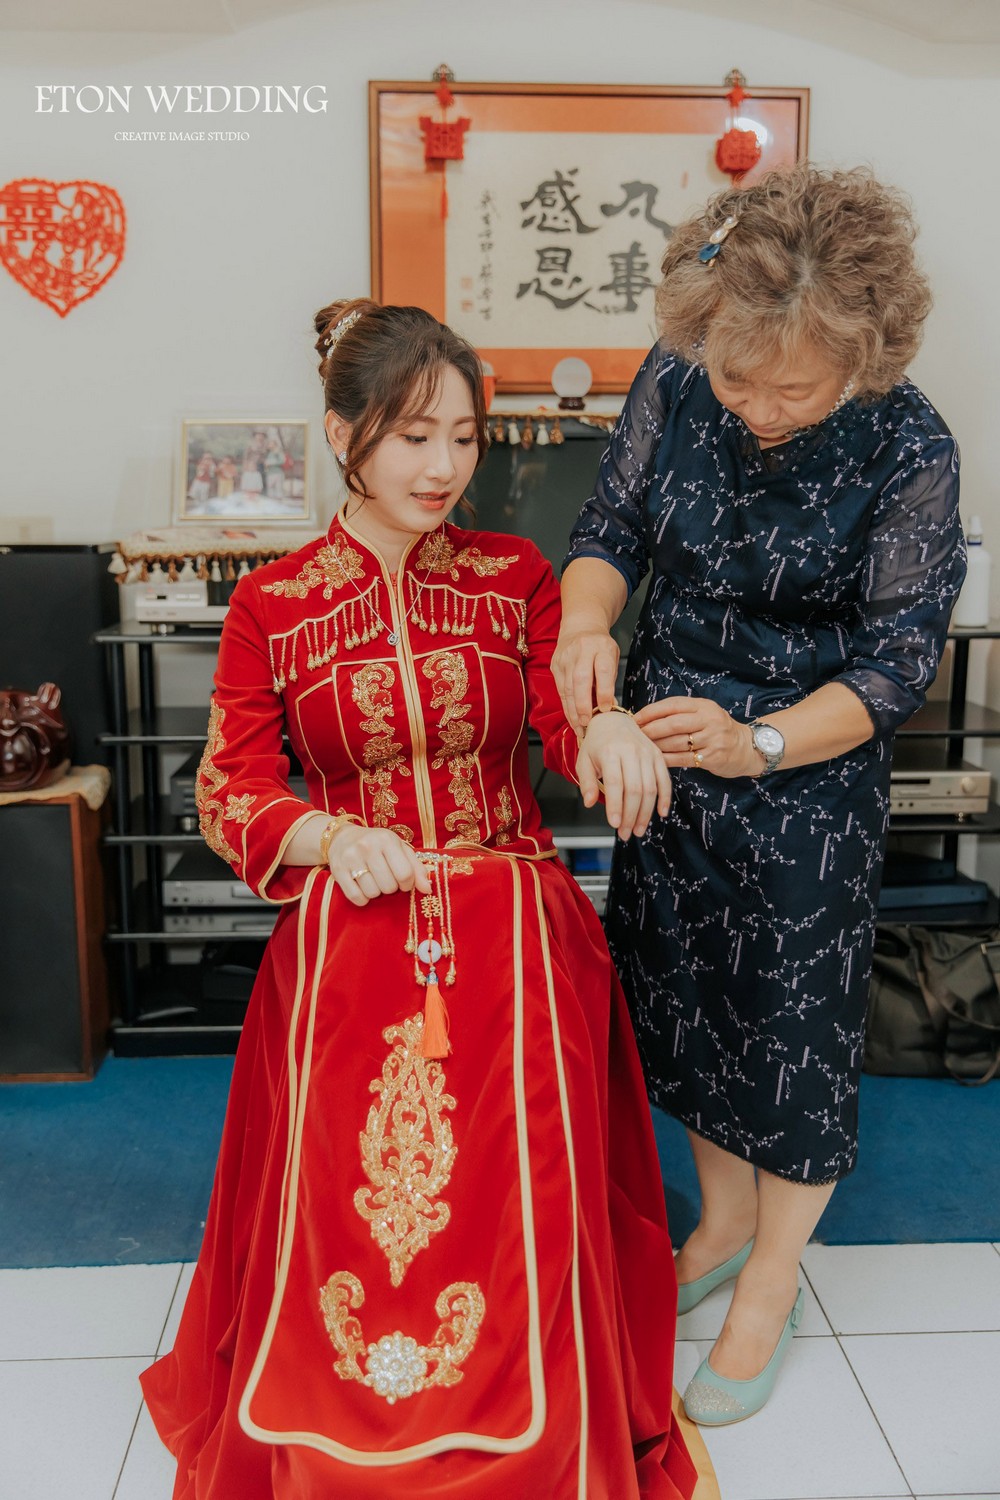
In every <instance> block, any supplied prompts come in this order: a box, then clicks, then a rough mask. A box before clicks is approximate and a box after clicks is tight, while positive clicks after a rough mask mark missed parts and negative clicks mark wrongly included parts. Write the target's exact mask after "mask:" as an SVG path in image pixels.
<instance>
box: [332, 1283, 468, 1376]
mask: <svg viewBox="0 0 1000 1500" xmlns="http://www.w3.org/2000/svg"><path fill="white" fill-rule="evenodd" d="M364 1300H365V1293H364V1288H363V1287H362V1285H361V1282H360V1281H359V1280H358V1278H357V1277H356V1276H352V1275H351V1273H350V1271H335V1272H334V1274H333V1275H332V1276H331V1277H330V1279H329V1281H328V1282H327V1283H326V1285H325V1286H324V1287H323V1288H322V1289H321V1291H320V1294H319V1305H320V1308H321V1309H322V1313H323V1321H324V1323H325V1324H326V1331H327V1333H328V1334H329V1335H330V1342H331V1343H332V1344H333V1347H334V1348H335V1349H336V1350H337V1352H338V1353H339V1354H340V1358H339V1359H338V1360H337V1361H336V1362H335V1363H334V1366H333V1368H334V1370H336V1372H337V1374H338V1375H339V1376H340V1378H341V1380H360V1382H361V1384H362V1385H366V1386H368V1388H369V1389H370V1390H373V1391H374V1392H375V1394H376V1396H383V1397H384V1398H385V1400H386V1401H388V1403H389V1405H390V1406H392V1405H393V1404H394V1403H395V1402H396V1401H399V1400H403V1399H405V1398H406V1397H407V1396H416V1395H418V1394H419V1392H420V1391H426V1390H430V1389H431V1388H432V1387H433V1386H436V1385H443V1386H449V1385H457V1384H458V1382H459V1381H460V1380H461V1378H462V1371H461V1370H460V1369H459V1368H458V1367H459V1365H461V1364H463V1363H464V1361H465V1360H466V1359H467V1358H468V1356H469V1355H470V1354H471V1353H472V1350H473V1348H474V1347H475V1343H476V1340H477V1338H478V1337H479V1330H480V1327H481V1326H482V1322H483V1318H484V1317H485V1314H486V1299H485V1298H484V1297H483V1294H482V1291H481V1290H480V1288H479V1286H478V1285H477V1284H476V1283H475V1282H474V1281H453V1282H452V1283H451V1285H450V1286H446V1287H445V1289H444V1291H443V1292H441V1293H440V1295H439V1296H438V1299H437V1301H436V1302H435V1304H434V1311H435V1313H436V1314H437V1316H438V1318H439V1320H440V1321H439V1324H438V1329H437V1332H436V1333H435V1334H434V1337H433V1338H432V1339H431V1341H430V1343H429V1344H418V1343H417V1340H416V1339H415V1338H413V1337H412V1336H411V1335H409V1334H405V1333H401V1332H400V1331H399V1329H398V1328H397V1329H396V1331H395V1333H386V1334H383V1335H382V1337H381V1338H380V1339H378V1340H377V1341H376V1342H375V1343H372V1344H368V1345H367V1346H366V1344H365V1336H364V1333H363V1332H362V1328H361V1321H360V1319H359V1318H356V1317H354V1316H353V1315H352V1313H351V1311H350V1309H351V1308H354V1309H355V1310H356V1309H358V1308H360V1307H361V1305H362V1304H363V1302H364ZM362 1361H363V1362H364V1368H362Z"/></svg>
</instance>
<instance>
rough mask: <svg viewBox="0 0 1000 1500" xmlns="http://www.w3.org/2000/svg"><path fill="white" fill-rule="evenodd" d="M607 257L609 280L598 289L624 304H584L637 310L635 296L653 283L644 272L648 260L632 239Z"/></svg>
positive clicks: (618, 310)
mask: <svg viewBox="0 0 1000 1500" xmlns="http://www.w3.org/2000/svg"><path fill="white" fill-rule="evenodd" d="M608 259H609V260H610V262H611V280H610V281H606V282H604V283H603V285H602V286H601V287H600V288H599V290H600V291H602V292H612V293H613V294H614V295H615V296H616V297H622V298H624V305H623V306H621V307H596V306H595V305H594V303H592V302H588V303H587V304H586V305H587V306H588V307H589V308H591V309H592V310H593V311H594V312H614V313H623V312H637V311H638V308H639V304H638V302H637V301H636V298H637V297H638V296H640V295H641V293H642V292H645V291H649V290H651V289H652V288H653V286H654V285H655V283H654V282H652V281H650V279H649V277H648V276H647V275H646V274H645V273H646V272H647V271H648V270H649V261H648V260H647V259H646V256H645V254H644V253H643V251H642V249H641V248H640V245H639V242H638V240H633V241H632V243H631V245H630V246H629V248H628V249H627V250H621V251H617V252H615V253H614V254H611V255H609V256H608ZM518 295H520V294H518Z"/></svg>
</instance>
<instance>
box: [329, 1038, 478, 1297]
mask: <svg viewBox="0 0 1000 1500" xmlns="http://www.w3.org/2000/svg"><path fill="white" fill-rule="evenodd" d="M423 1028H424V1018H423V1016H422V1015H416V1016H412V1017H411V1018H410V1019H409V1020H406V1021H404V1022H402V1024H401V1025H398V1026H388V1027H387V1028H386V1029H385V1031H383V1033H382V1036H383V1039H384V1040H385V1041H386V1042H389V1043H390V1045H391V1047H392V1050H391V1052H390V1053H389V1056H388V1057H387V1058H386V1060H385V1062H384V1063H383V1064H382V1073H381V1076H380V1077H379V1078H373V1079H372V1082H371V1084H370V1085H369V1087H370V1090H371V1092H372V1093H373V1094H377V1095H378V1102H377V1103H375V1104H373V1105H372V1106H371V1109H370V1110H369V1111H368V1119H367V1122H366V1124H365V1128H364V1130H363V1131H362V1132H361V1135H360V1137H359V1144H360V1146H361V1165H362V1167H363V1168H364V1172H365V1176H366V1177H367V1178H368V1182H369V1186H367V1187H359V1188H358V1190H357V1192H356V1193H355V1195H354V1207H355V1208H356V1209H357V1211H358V1213H359V1214H360V1216H361V1218H362V1219H365V1220H366V1221H367V1223H368V1224H369V1225H370V1226H371V1235H372V1239H373V1240H374V1241H375V1243H376V1244H377V1245H378V1246H379V1247H380V1248H381V1249H382V1250H383V1251H384V1253H385V1255H386V1257H387V1259H388V1261H389V1275H390V1279H391V1281H392V1284H393V1286H399V1285H400V1283H401V1282H402V1280H403V1277H404V1276H405V1275H406V1271H407V1267H408V1266H409V1265H410V1263H411V1261H412V1260H413V1258H414V1256H416V1255H418V1254H419V1252H420V1251H421V1250H425V1249H426V1248H427V1246H428V1245H429V1244H430V1240H431V1236H432V1235H435V1234H440V1233H441V1231H442V1230H443V1229H445V1228H446V1227H447V1225H448V1222H449V1220H450V1218H451V1208H450V1206H449V1205H448V1204H447V1203H446V1202H444V1201H443V1200H442V1198H441V1194H442V1193H443V1192H444V1189H445V1188H446V1187H447V1185H448V1182H449V1179H450V1177H451V1169H452V1167H453V1166H454V1163H455V1157H456V1156H457V1154H458V1147H457V1146H456V1145H455V1141H454V1137H453V1135H452V1129H451V1124H450V1122H449V1121H448V1119H447V1118H446V1111H449V1110H453V1109H454V1108H455V1100H454V1099H453V1098H452V1096H451V1095H450V1094H448V1093H446V1092H445V1076H444V1070H443V1068H442V1067H441V1064H440V1063H439V1062H434V1061H430V1060H428V1059H426V1058H424V1057H422V1056H421V1054H420V1041H421V1037H422V1035H423Z"/></svg>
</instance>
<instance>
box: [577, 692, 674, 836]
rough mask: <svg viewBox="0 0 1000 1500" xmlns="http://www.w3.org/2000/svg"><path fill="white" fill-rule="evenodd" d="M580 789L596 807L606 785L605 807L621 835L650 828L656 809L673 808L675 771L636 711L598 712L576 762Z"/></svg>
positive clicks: (589, 804) (663, 812)
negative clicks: (672, 773)
mask: <svg viewBox="0 0 1000 1500" xmlns="http://www.w3.org/2000/svg"><path fill="white" fill-rule="evenodd" d="M576 774H577V779H578V781H579V783H580V791H581V792H582V793H583V800H584V803H585V805H586V806H587V807H593V806H594V803H595V802H596V801H597V799H598V797H599V796H600V791H601V785H600V784H603V787H604V802H605V811H606V812H607V815H608V822H609V823H610V825H611V827H612V828H615V829H617V831H618V837H619V838H621V839H627V838H630V837H631V835H632V834H633V833H634V834H635V835H636V836H637V837H638V838H641V837H642V835H643V834H644V833H645V832H646V829H647V828H648V827H649V820H650V818H651V817H652V816H653V809H654V808H655V809H656V811H657V812H658V813H659V814H660V817H661V818H665V817H666V815H667V813H668V812H669V811H670V772H669V771H668V770H667V767H666V763H665V761H664V758H663V756H662V755H661V754H660V751H659V750H658V749H657V747H656V746H655V745H654V744H653V742H652V741H651V740H650V739H648V738H647V736H646V735H644V734H643V732H642V730H641V729H640V728H639V726H638V724H636V722H635V720H634V719H633V718H632V716H631V715H630V714H622V713H613V712H612V713H596V714H595V715H594V717H593V718H592V719H591V721H590V723H589V724H588V725H587V732H586V734H585V735H584V737H583V741H582V743H581V745H580V753H579V755H578V757H577V762H576Z"/></svg>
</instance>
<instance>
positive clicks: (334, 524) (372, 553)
mask: <svg viewBox="0 0 1000 1500" xmlns="http://www.w3.org/2000/svg"><path fill="white" fill-rule="evenodd" d="M445 525H446V523H445V522H444V521H442V522H440V524H439V525H438V526H437V527H435V529H434V530H433V531H421V532H418V533H417V535H416V536H415V537H414V538H413V540H412V541H411V542H408V543H407V545H406V548H405V549H404V552H403V555H402V557H401V558H400V560H399V566H398V567H397V568H390V567H389V564H388V563H387V562H386V560H385V558H384V557H383V556H382V554H381V552H380V551H379V550H378V548H377V547H376V546H375V544H374V542H370V541H369V540H368V539H367V537H363V536H362V535H361V533H360V532H358V531H356V530H355V529H354V527H353V526H352V525H351V523H350V521H348V520H347V518H346V517H345V515H344V507H343V506H341V507H340V509H339V510H338V511H337V512H336V514H335V515H334V518H333V520H332V521H331V522H330V525H329V528H328V530H327V533H326V540H327V542H328V543H329V545H330V546H334V545H335V544H336V541H337V539H338V538H346V539H347V540H348V541H349V542H350V543H351V545H352V546H353V547H359V548H361V549H362V551H363V552H364V554H365V555H366V557H367V558H369V559H371V562H372V564H373V565H375V566H377V567H380V568H381V569H382V571H383V572H384V573H386V574H387V575H389V576H392V575H393V574H396V573H401V572H402V571H403V570H404V569H405V568H406V566H407V564H408V563H409V562H410V559H411V557H412V555H413V553H414V551H415V549H416V548H418V547H420V546H422V545H423V543H424V542H426V541H427V539H428V538H429V537H432V536H437V535H438V534H440V535H442V536H444V535H445Z"/></svg>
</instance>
